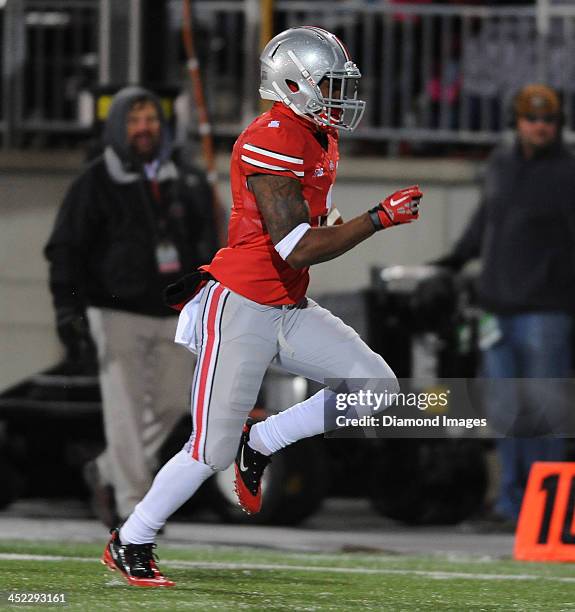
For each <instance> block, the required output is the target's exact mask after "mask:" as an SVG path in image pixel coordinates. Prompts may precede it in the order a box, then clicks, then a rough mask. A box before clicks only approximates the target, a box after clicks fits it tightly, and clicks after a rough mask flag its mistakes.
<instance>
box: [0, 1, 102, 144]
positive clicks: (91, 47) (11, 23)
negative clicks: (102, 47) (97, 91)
mask: <svg viewBox="0 0 575 612" xmlns="http://www.w3.org/2000/svg"><path fill="white" fill-rule="evenodd" d="M98 5H99V0H59V1H58V0H10V1H9V2H7V3H6V4H5V7H4V10H3V11H2V20H3V23H2V27H3V49H2V65H3V78H2V107H1V108H0V116H1V118H2V124H1V126H2V133H3V140H4V144H5V146H18V145H20V144H23V142H24V140H26V139H38V138H42V137H45V136H46V135H49V134H58V135H65V134H77V133H82V132H87V131H89V130H90V128H91V118H90V114H89V113H88V112H87V110H88V109H86V104H90V99H91V98H90V97H89V93H88V92H89V89H90V88H91V87H92V86H93V85H94V83H95V80H96V75H97V64H98V56H97V41H98V39H97V35H98Z"/></svg>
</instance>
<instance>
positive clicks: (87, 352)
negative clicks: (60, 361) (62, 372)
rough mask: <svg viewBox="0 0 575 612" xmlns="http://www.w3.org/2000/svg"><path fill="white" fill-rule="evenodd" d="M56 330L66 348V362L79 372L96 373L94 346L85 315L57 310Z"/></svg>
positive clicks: (70, 310) (67, 310)
mask: <svg viewBox="0 0 575 612" xmlns="http://www.w3.org/2000/svg"><path fill="white" fill-rule="evenodd" d="M56 329H57V332H58V337H59V338H60V341H61V342H62V344H63V345H64V346H65V348H66V361H67V362H69V363H70V364H75V365H77V366H78V368H79V369H81V370H84V371H87V372H88V371H89V372H93V371H96V370H97V363H98V361H97V352H96V346H95V345H94V341H93V340H92V336H91V335H90V327H89V325H88V321H87V319H86V315H85V314H83V313H81V312H78V311H76V310H72V309H68V308H65V309H59V310H58V311H57V312H56Z"/></svg>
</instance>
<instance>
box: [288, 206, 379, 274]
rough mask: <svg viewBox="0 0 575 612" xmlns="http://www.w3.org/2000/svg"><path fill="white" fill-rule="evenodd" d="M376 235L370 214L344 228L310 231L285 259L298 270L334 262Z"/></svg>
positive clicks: (317, 228)
mask: <svg viewBox="0 0 575 612" xmlns="http://www.w3.org/2000/svg"><path fill="white" fill-rule="evenodd" d="M374 233H375V228H374V226H373V222H372V221H371V219H370V218H369V215H368V214H367V213H364V214H363V215H360V216H359V217H355V218H354V219H351V220H350V221H347V222H346V223H342V224H341V225H333V226H331V227H313V228H311V229H309V230H308V231H307V232H306V233H305V234H304V236H303V237H302V238H301V240H300V241H299V242H298V243H297V245H296V247H295V248H294V250H293V251H292V252H291V253H290V255H289V256H288V258H287V259H286V261H287V263H288V264H289V265H290V266H291V267H292V268H295V269H299V268H307V267H309V266H313V265H314V264H318V263H321V262H323V261H329V260H330V259H335V258H336V257H339V256H340V255H342V254H343V253H346V252H347V251H349V250H350V249H353V247H354V246H356V245H357V244H359V243H360V242H363V241H364V240H365V239H366V238H369V237H370V236H371V235H372V234H374Z"/></svg>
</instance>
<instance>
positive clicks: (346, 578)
mask: <svg viewBox="0 0 575 612" xmlns="http://www.w3.org/2000/svg"><path fill="white" fill-rule="evenodd" d="M101 548H102V547H101V546H96V545H93V544H69V545H63V544H58V545H57V544H50V543H41V544H31V543H29V542H26V543H23V542H2V543H0V593H1V597H2V600H1V601H0V608H2V609H6V608H11V609H18V610H32V609H36V610H37V609H39V608H41V609H47V608H49V609H54V610H56V609H65V610H83V611H91V610H114V611H115V610H137V609H149V610H194V611H196V610H197V611H203V610H234V611H237V610H265V611H271V610H286V611H288V610H289V611H296V610H309V611H316V610H317V611H319V610H338V611H340V610H341V611H345V612H347V611H348V610H349V611H351V610H393V611H396V610H397V611H400V610H406V611H408V610H409V611H410V612H412V611H416V610H457V611H463V610H528V611H532V610H552V611H553V612H558V611H560V610H575V571H574V570H575V568H574V567H573V565H565V564H561V565H560V564H557V565H556V564H543V563H542V564H532V563H517V562H513V561H493V560H470V559H465V560H462V559H450V558H446V557H415V556H402V555H393V556H390V555H380V554H369V555H367V554H347V553H346V554H338V555H327V554H315V553H314V554H312V553H310V554H302V553H284V552H276V551H268V550H258V549H247V548H243V549H241V548H196V547H194V548H168V547H162V548H161V549H160V551H159V554H160V556H161V562H160V567H161V568H162V570H163V571H164V573H165V574H166V575H167V576H168V577H170V578H172V579H174V580H175V581H176V582H177V586H176V587H175V588H171V589H142V588H135V587H130V586H128V585H126V584H125V583H124V581H123V580H122V579H121V578H120V577H119V575H118V574H117V573H114V572H110V571H109V570H107V569H106V568H105V567H104V566H103V565H100V563H99V561H98V558H99V555H100V553H101ZM10 592H20V593H22V592H28V593H29V592H45V593H61V592H64V593H65V594H66V599H67V605H66V606H65V607H63V606H61V605H53V606H47V605H46V604H34V605H28V606H24V605H11V604H9V602H8V594H9V593H10Z"/></svg>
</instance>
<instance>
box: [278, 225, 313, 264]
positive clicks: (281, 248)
mask: <svg viewBox="0 0 575 612" xmlns="http://www.w3.org/2000/svg"><path fill="white" fill-rule="evenodd" d="M308 229H311V225H310V224H309V223H300V224H299V225H297V226H296V227H294V228H293V229H292V231H291V232H290V233H289V234H287V235H286V236H284V237H283V238H282V239H281V240H280V241H279V242H278V243H277V244H276V245H275V247H274V248H275V250H276V251H277V252H278V253H279V256H280V257H281V258H282V259H283V260H284V261H285V260H286V259H287V258H288V257H289V256H290V254H291V252H292V251H293V250H294V249H295V247H296V246H297V243H298V242H299V241H300V240H301V239H302V238H303V237H304V234H305V233H306V232H307V230H308Z"/></svg>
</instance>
